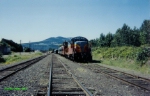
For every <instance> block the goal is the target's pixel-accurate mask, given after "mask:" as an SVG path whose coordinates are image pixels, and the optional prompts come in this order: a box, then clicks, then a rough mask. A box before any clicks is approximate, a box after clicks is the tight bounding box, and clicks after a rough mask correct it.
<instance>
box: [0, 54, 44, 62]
mask: <svg viewBox="0 0 150 96" xmlns="http://www.w3.org/2000/svg"><path fill="white" fill-rule="evenodd" d="M42 54H43V53H41V52H35V53H34V52H33V53H21V55H20V54H19V53H12V54H10V55H7V56H3V58H4V60H5V61H4V62H1V63H3V64H12V63H17V62H21V61H23V60H28V59H31V58H34V57H38V56H41V55H42Z"/></svg>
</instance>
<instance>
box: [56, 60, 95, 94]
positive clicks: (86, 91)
mask: <svg viewBox="0 0 150 96" xmlns="http://www.w3.org/2000/svg"><path fill="white" fill-rule="evenodd" d="M57 59H58V58H57ZM59 61H60V62H61V64H62V65H63V66H64V68H65V69H66V71H67V72H68V73H69V74H70V75H71V76H72V78H73V79H74V80H75V82H76V83H77V84H78V85H79V86H80V87H81V89H82V90H83V91H84V92H85V94H86V96H93V95H92V93H91V92H89V91H88V90H87V89H86V88H85V87H84V86H83V85H82V84H81V83H80V82H79V81H78V80H77V79H76V77H75V76H74V75H73V74H72V73H71V72H70V70H68V69H67V67H66V66H65V65H64V63H63V62H62V61H61V60H60V59H59Z"/></svg>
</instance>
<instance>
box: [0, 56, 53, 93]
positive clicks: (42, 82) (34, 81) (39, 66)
mask: <svg viewBox="0 0 150 96" xmlns="http://www.w3.org/2000/svg"><path fill="white" fill-rule="evenodd" d="M50 61H51V55H49V56H47V57H45V58H44V59H42V60H40V61H39V62H37V63H35V64H33V65H31V66H30V67H28V68H26V69H24V70H21V71H19V72H17V73H16V74H14V75H13V76H11V77H8V78H6V79H5V81H2V82H0V96H35V95H36V94H37V92H38V91H39V90H40V88H41V86H42V87H47V86H48V82H49V78H48V77H45V74H46V73H47V74H49V73H48V72H49V68H50ZM10 87H11V88H26V89H27V90H5V88H10Z"/></svg>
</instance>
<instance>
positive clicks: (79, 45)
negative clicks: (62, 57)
mask: <svg viewBox="0 0 150 96" xmlns="http://www.w3.org/2000/svg"><path fill="white" fill-rule="evenodd" d="M75 49H76V51H77V52H86V51H87V42H86V41H78V42H75Z"/></svg>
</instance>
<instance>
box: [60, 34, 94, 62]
mask: <svg viewBox="0 0 150 96" xmlns="http://www.w3.org/2000/svg"><path fill="white" fill-rule="evenodd" d="M58 54H60V55H63V56H65V57H67V58H70V59H72V60H73V61H91V60H92V54H91V47H90V46H89V41H88V39H86V38H85V37H81V36H78V37H74V38H71V39H70V40H69V41H65V42H63V44H62V46H61V47H60V48H59V49H58Z"/></svg>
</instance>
